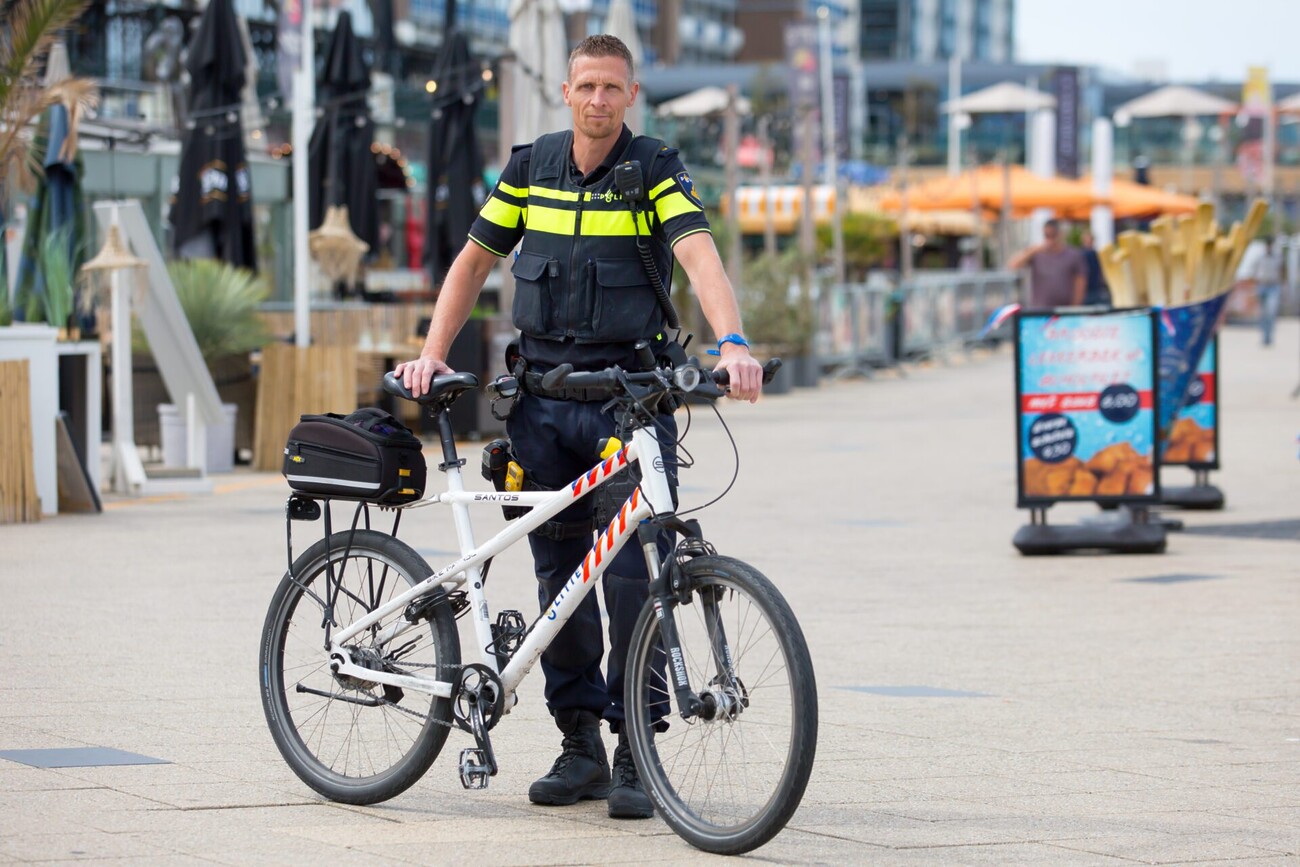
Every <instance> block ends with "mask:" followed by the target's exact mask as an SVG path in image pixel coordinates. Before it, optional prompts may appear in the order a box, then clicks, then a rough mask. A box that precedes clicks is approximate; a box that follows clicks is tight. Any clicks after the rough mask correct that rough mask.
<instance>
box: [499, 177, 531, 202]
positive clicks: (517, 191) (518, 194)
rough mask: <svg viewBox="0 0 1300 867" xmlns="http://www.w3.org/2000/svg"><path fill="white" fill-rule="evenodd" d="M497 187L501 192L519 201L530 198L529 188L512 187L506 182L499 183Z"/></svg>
mask: <svg viewBox="0 0 1300 867" xmlns="http://www.w3.org/2000/svg"><path fill="white" fill-rule="evenodd" d="M497 187H499V188H500V190H501V192H503V193H509V194H510V195H512V196H514V197H515V198H517V199H523V198H526V197H527V196H528V188H527V187H512V186H510V185H509V184H507V183H505V182H504V181H497Z"/></svg>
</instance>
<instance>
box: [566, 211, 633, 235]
mask: <svg viewBox="0 0 1300 867" xmlns="http://www.w3.org/2000/svg"><path fill="white" fill-rule="evenodd" d="M639 217H640V221H641V234H643V235H648V234H650V226H649V223H648V222H647V220H646V215H645V214H640V215H639ZM582 234H584V235H607V236H608V235H624V236H625V235H634V234H636V228H635V226H633V224H632V214H631V213H630V212H629V211H628V210H627V209H626V208H623V209H621V210H617V211H583V212H582Z"/></svg>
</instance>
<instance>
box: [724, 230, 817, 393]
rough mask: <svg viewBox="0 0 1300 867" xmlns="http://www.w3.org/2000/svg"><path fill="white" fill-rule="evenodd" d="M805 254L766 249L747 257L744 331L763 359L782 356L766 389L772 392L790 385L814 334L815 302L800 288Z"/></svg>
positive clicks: (743, 313) (742, 294)
mask: <svg viewBox="0 0 1300 867" xmlns="http://www.w3.org/2000/svg"><path fill="white" fill-rule="evenodd" d="M802 272H803V257H802V256H801V255H800V254H799V252H798V251H797V250H787V251H785V252H784V253H780V254H777V255H775V256H774V255H771V254H768V253H764V254H762V255H759V256H757V257H755V258H754V259H751V260H750V261H748V262H747V263H745V267H744V278H743V281H742V283H743V285H742V286H741V287H739V288H740V296H741V314H742V317H743V319H744V322H745V336H746V337H747V338H749V342H750V344H751V345H752V347H753V351H754V354H755V355H756V356H757V357H759V358H760V359H766V358H772V357H779V358H781V359H782V361H783V362H785V363H784V364H783V366H782V367H781V369H780V370H779V371H777V374H776V376H775V377H773V379H772V382H771V383H770V384H769V385H768V386H767V387H766V388H765V389H764V390H765V391H767V392H769V393H772V394H781V393H784V392H786V391H789V390H790V388H791V386H793V385H794V382H795V369H794V368H795V367H797V366H798V365H799V364H800V363H801V362H800V361H796V360H795V359H801V358H807V356H808V355H809V352H810V348H811V344H812V336H813V329H814V324H813V316H812V305H811V304H810V302H809V300H808V294H807V292H806V291H804V290H802V289H801V288H800V279H801V275H802Z"/></svg>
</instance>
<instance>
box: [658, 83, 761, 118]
mask: <svg viewBox="0 0 1300 867" xmlns="http://www.w3.org/2000/svg"><path fill="white" fill-rule="evenodd" d="M727 99H728V97H727V91H726V90H724V89H722V88H721V87H701V88H700V89H699V90H692V91H691V92H690V93H687V94H683V95H682V96H679V97H677V98H676V99H670V100H668V101H667V102H661V103H659V107H658V108H656V109H655V114H657V115H659V116H660V117H708V116H709V115H711V114H722V112H724V111H726V110H727ZM736 111H738V112H739V113H741V114H749V112H750V106H749V100H748V99H746V98H745V97H743V96H740V97H737V98H736Z"/></svg>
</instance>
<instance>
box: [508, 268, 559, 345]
mask: <svg viewBox="0 0 1300 867" xmlns="http://www.w3.org/2000/svg"><path fill="white" fill-rule="evenodd" d="M559 266H560V263H559V261H558V260H556V259H552V258H550V257H549V256H543V255H542V254H540V253H520V254H519V255H518V256H517V257H516V258H515V261H514V264H512V265H511V266H510V273H511V274H513V275H514V277H515V301H514V307H513V310H512V313H513V316H514V323H515V327H516V328H518V329H519V330H520V331H522V332H524V333H525V334H533V335H538V336H540V335H543V334H546V333H547V332H548V331H549V330H550V327H551V322H552V321H553V319H554V316H555V314H554V306H553V304H552V300H551V277H552V276H553V274H558V273H559Z"/></svg>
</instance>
